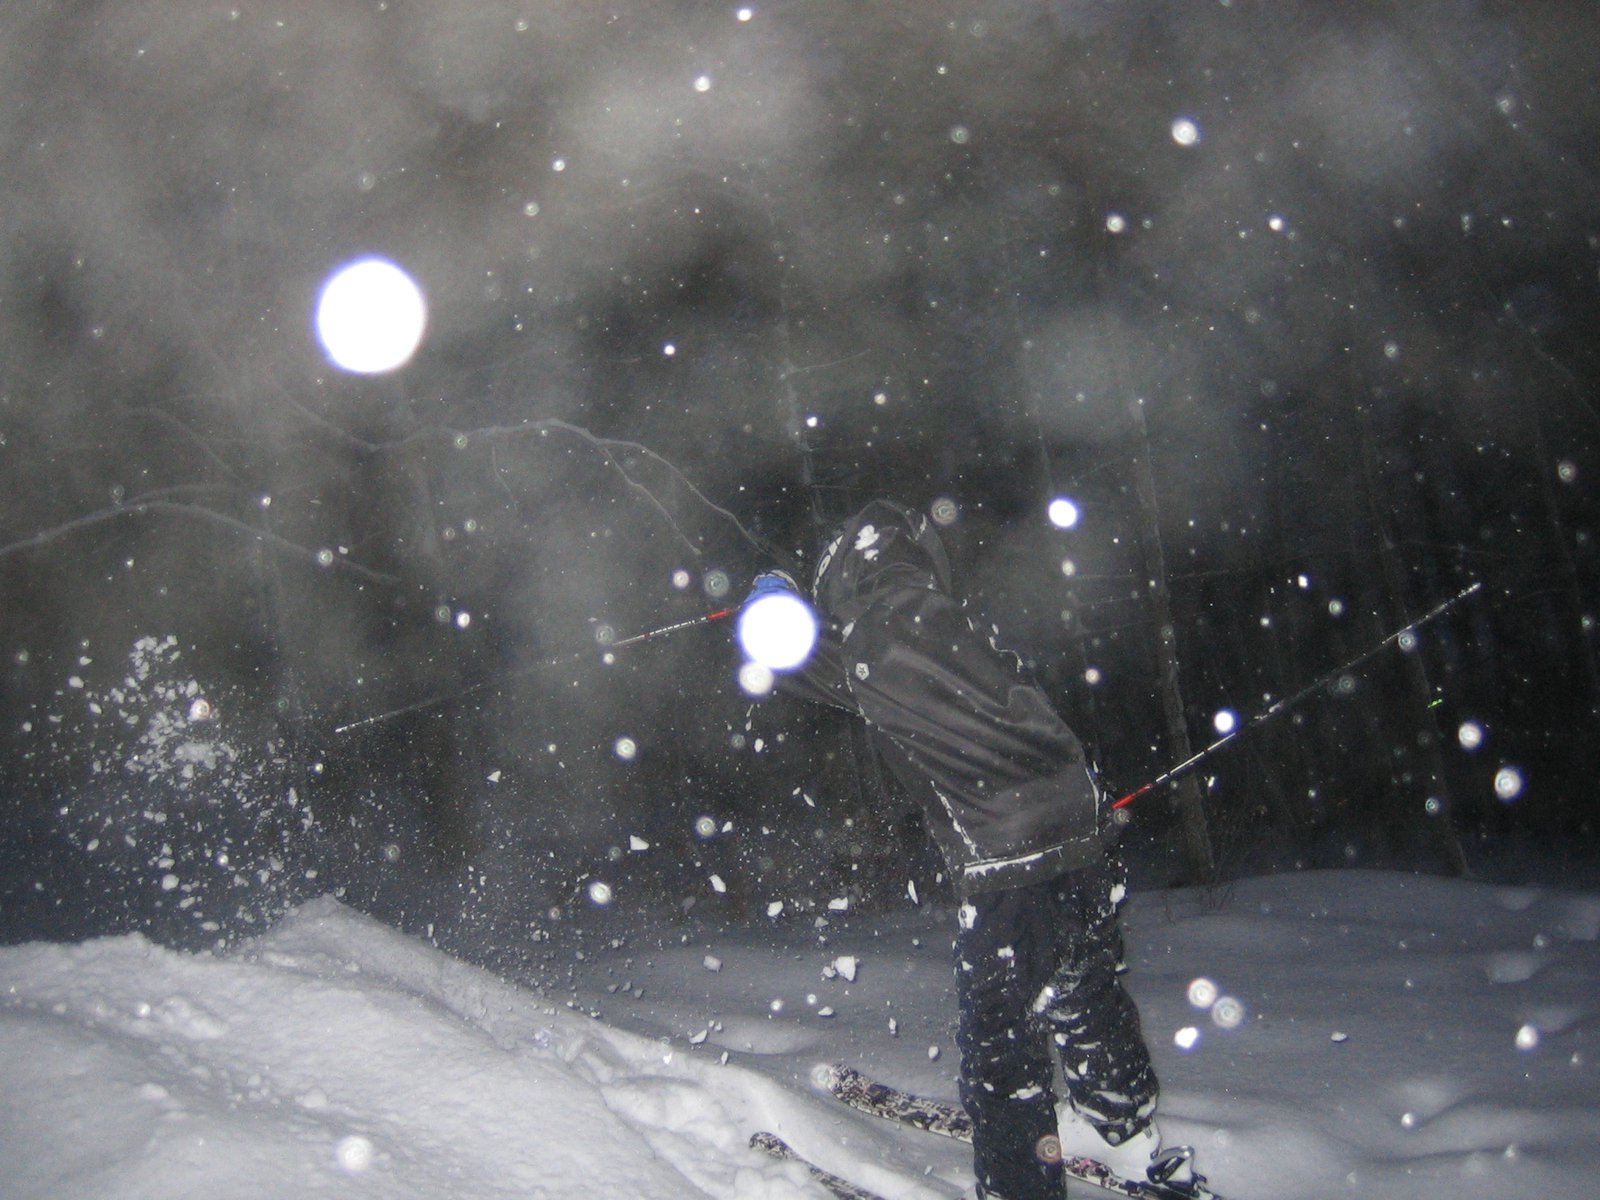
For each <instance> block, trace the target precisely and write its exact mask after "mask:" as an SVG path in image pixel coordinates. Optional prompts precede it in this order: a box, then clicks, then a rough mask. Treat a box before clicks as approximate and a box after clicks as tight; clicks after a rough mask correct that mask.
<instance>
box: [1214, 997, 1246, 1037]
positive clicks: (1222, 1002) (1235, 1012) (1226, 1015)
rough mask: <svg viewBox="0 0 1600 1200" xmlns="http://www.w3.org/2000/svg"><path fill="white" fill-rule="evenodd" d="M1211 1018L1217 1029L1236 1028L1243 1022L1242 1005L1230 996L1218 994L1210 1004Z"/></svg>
mask: <svg viewBox="0 0 1600 1200" xmlns="http://www.w3.org/2000/svg"><path fill="white" fill-rule="evenodd" d="M1211 1020H1212V1021H1213V1022H1215V1023H1216V1026H1217V1028H1218V1029H1237V1028H1239V1026H1240V1025H1242V1024H1243V1023H1244V1005H1243V1004H1241V1003H1239V1001H1237V1000H1235V999H1234V998H1233V997H1232V996H1220V997H1218V999H1217V1002H1216V1003H1215V1004H1213V1005H1212V1006H1211Z"/></svg>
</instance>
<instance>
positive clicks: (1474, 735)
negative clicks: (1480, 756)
mask: <svg viewBox="0 0 1600 1200" xmlns="http://www.w3.org/2000/svg"><path fill="white" fill-rule="evenodd" d="M1456 741H1458V742H1460V743H1461V748H1462V749H1463V750H1476V749H1477V748H1478V747H1479V746H1481V745H1483V726H1482V725H1479V724H1478V723H1477V722H1476V721H1463V722H1461V728H1460V729H1458V730H1456Z"/></svg>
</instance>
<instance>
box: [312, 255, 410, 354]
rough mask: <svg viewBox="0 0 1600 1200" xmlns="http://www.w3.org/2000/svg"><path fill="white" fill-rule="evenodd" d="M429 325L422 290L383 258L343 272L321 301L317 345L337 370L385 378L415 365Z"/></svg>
mask: <svg viewBox="0 0 1600 1200" xmlns="http://www.w3.org/2000/svg"><path fill="white" fill-rule="evenodd" d="M427 323H428V308H427V303H426V302H425V301H424V300H423V298H422V289H421V288H419V287H418V286H417V284H416V282H415V281H414V280H413V279H412V278H411V276H409V275H407V274H406V273H405V271H403V270H401V269H400V268H399V267H397V266H396V265H395V264H394V263H392V262H390V261H388V260H387V259H383V258H360V259H357V260H356V261H355V262H352V263H348V264H346V265H345V266H343V267H340V268H339V269H338V270H337V271H335V272H334V273H333V274H332V275H331V276H330V277H329V278H328V281H327V282H326V283H325V284H323V287H322V292H321V294H320V295H319V296H318V297H317V311H316V328H317V339H318V340H319V341H320V342H321V343H322V349H323V351H324V352H325V353H326V354H327V356H328V360H329V361H330V362H332V363H333V365H334V366H336V367H339V368H340V369H342V370H345V371H350V372H352V373H353V374H356V375H381V374H382V373H384V372H385V371H393V370H395V369H396V368H398V367H402V366H404V365H405V364H406V363H407V362H409V361H411V356H412V355H413V354H415V353H416V351H417V347H418V346H419V345H421V344H422V334H423V331H424V330H425V329H426V328H427Z"/></svg>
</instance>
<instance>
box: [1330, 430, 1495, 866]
mask: <svg viewBox="0 0 1600 1200" xmlns="http://www.w3.org/2000/svg"><path fill="white" fill-rule="evenodd" d="M1356 441H1357V442H1358V443H1359V445H1360V450H1361V467H1362V474H1363V476H1364V482H1365V484H1366V494H1367V508H1368V512H1369V515H1370V518H1371V521H1372V527H1373V529H1374V530H1375V531H1376V533H1377V535H1378V562H1379V565H1380V566H1381V568H1382V570H1383V580H1384V593H1385V594H1386V596H1387V598H1388V608H1389V615H1390V622H1389V623H1390V624H1391V625H1393V626H1395V627H1399V626H1401V625H1404V624H1405V623H1406V622H1407V621H1409V620H1410V616H1409V615H1408V614H1407V613H1406V604H1405V579H1404V576H1403V574H1402V572H1401V569H1400V561H1399V554H1398V552H1397V551H1396V549H1395V544H1394V535H1393V534H1392V533H1391V531H1390V529H1389V521H1388V518H1387V517H1386V516H1385V514H1384V511H1383V503H1382V498H1381V494H1380V480H1379V478H1378V457H1377V451H1376V449H1375V447H1374V446H1373V444H1372V416H1371V413H1370V412H1368V410H1367V407H1366V405H1364V404H1360V403H1358V404H1357V405H1356ZM1401 652H1402V653H1401V660H1402V662H1403V664H1404V667H1405V674H1406V681H1407V683H1408V684H1409V686H1410V688H1411V695H1412V698H1413V700H1414V701H1415V702H1416V703H1417V704H1418V705H1419V706H1420V707H1421V709H1422V711H1423V712H1424V713H1426V714H1427V716H1426V718H1425V719H1423V720H1422V721H1420V722H1419V723H1418V725H1419V733H1420V734H1421V735H1422V736H1421V737H1420V739H1419V740H1420V741H1421V742H1422V743H1423V746H1422V755H1423V763H1424V765H1425V767H1426V769H1427V775H1428V785H1429V787H1428V791H1429V795H1428V804H1427V805H1426V806H1417V807H1416V810H1415V812H1416V816H1417V817H1418V818H1419V819H1420V821H1421V822H1422V823H1423V825H1424V827H1425V830H1426V832H1427V834H1428V837H1429V840H1431V841H1432V843H1433V846H1434V849H1435V850H1436V851H1437V852H1438V855H1439V859H1440V862H1441V863H1442V864H1443V865H1444V868H1445V870H1446V871H1447V872H1448V873H1449V874H1451V875H1458V876H1459V875H1465V874H1466V873H1467V858H1466V854H1465V853H1464V852H1463V851H1462V849H1461V839H1460V838H1459V837H1457V835H1456V830H1455V825H1454V824H1453V822H1452V821H1451V815H1450V814H1451V808H1452V805H1451V798H1450V784H1449V782H1448V780H1447V779H1446V777H1445V769H1444V756H1443V755H1442V754H1441V753H1440V751H1439V745H1440V738H1441V733H1440V730H1439V720H1438V717H1437V716H1435V715H1434V711H1433V709H1432V707H1431V705H1432V701H1433V684H1432V683H1431V682H1430V681H1429V679H1428V668H1427V664H1426V663H1425V662H1424V661H1423V659H1422V653H1421V650H1420V649H1419V648H1418V647H1416V646H1414V645H1413V646H1407V645H1406V644H1405V643H1403V642H1402V644H1401Z"/></svg>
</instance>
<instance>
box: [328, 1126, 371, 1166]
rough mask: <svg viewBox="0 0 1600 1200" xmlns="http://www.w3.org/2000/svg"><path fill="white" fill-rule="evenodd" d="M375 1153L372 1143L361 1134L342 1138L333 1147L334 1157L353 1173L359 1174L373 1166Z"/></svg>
mask: <svg viewBox="0 0 1600 1200" xmlns="http://www.w3.org/2000/svg"><path fill="white" fill-rule="evenodd" d="M373 1154H374V1149H373V1145H372V1143H371V1142H370V1141H368V1140H367V1139H366V1138H364V1137H362V1136H361V1135H360V1134H351V1135H350V1136H349V1137H344V1138H340V1139H339V1142H338V1144H337V1145H335V1146H334V1148H333V1157H334V1159H335V1160H336V1161H337V1162H338V1164H339V1165H340V1166H341V1167H342V1168H344V1169H345V1170H346V1171H348V1172H349V1173H350V1174H352V1175H359V1174H361V1172H363V1171H365V1170H366V1169H367V1168H368V1167H370V1166H372V1159H373Z"/></svg>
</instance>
